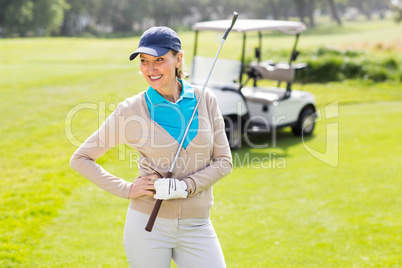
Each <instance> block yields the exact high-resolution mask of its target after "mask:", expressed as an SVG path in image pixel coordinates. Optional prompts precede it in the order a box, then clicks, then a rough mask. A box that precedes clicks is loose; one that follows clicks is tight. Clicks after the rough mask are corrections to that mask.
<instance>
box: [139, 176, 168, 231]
mask: <svg viewBox="0 0 402 268" xmlns="http://www.w3.org/2000/svg"><path fill="white" fill-rule="evenodd" d="M171 177H172V172H171V171H169V172H168V174H167V175H166V178H171ZM162 201H163V200H161V199H158V200H156V203H155V205H154V208H153V209H152V212H151V216H149V220H148V223H147V226H145V230H146V231H148V232H151V231H152V228H153V227H154V224H155V220H156V217H157V216H158V212H159V209H160V208H161V205H162Z"/></svg>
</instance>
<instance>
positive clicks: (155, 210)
mask: <svg viewBox="0 0 402 268" xmlns="http://www.w3.org/2000/svg"><path fill="white" fill-rule="evenodd" d="M238 16H239V14H238V13H237V12H233V18H232V24H231V25H230V27H229V28H228V29H227V30H226V32H225V34H224V35H223V38H222V42H221V45H220V46H219V49H218V52H217V53H216V56H215V59H214V61H213V63H212V66H211V69H210V71H209V73H208V76H207V79H206V81H205V83H204V85H203V87H202V90H201V94H200V97H199V99H198V101H197V104H196V105H195V108H194V111H193V114H192V115H191V118H190V120H189V122H188V124H187V127H186V131H185V132H184V135H183V138H182V140H181V142H180V145H179V148H178V149H177V152H176V155H175V157H174V159H173V163H172V165H171V167H170V170H169V172H168V174H167V176H166V178H171V177H172V172H173V168H174V166H175V164H176V161H177V158H178V157H179V154H180V151H181V148H182V147H183V143H184V140H185V138H186V136H187V133H188V130H189V129H190V125H191V123H192V121H193V119H194V115H195V113H196V111H197V108H198V104H199V103H200V100H201V98H202V95H203V94H204V90H205V88H206V86H207V84H208V80H209V78H210V76H211V74H212V70H213V68H214V66H215V63H216V60H217V59H218V55H219V53H220V51H221V49H222V46H223V43H224V42H225V40H226V38H227V36H228V35H229V32H230V31H231V30H232V28H233V25H234V24H235V22H236V20H237V17H238ZM161 205H162V200H160V199H158V200H156V203H155V206H154V208H153V210H152V213H151V216H150V217H149V220H148V223H147V226H146V227H145V230H146V231H148V232H151V231H152V228H153V226H154V223H155V220H156V217H157V215H158V212H159V209H160V207H161Z"/></svg>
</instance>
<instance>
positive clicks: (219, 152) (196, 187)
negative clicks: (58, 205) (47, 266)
mask: <svg viewBox="0 0 402 268" xmlns="http://www.w3.org/2000/svg"><path fill="white" fill-rule="evenodd" d="M193 88H194V91H195V94H196V97H197V99H198V98H199V96H200V93H201V89H200V88H198V87H195V86H194V87H193ZM198 123H199V125H198V133H197V135H196V136H195V138H194V139H193V140H192V141H191V143H190V144H189V145H188V146H187V148H186V149H182V150H181V152H180V155H179V158H178V160H177V162H176V165H175V168H174V170H173V177H174V178H177V179H181V180H184V181H185V182H186V184H187V187H188V189H187V191H188V192H189V196H188V198H186V199H173V200H167V201H164V202H163V203H162V207H161V209H160V211H159V214H158V216H159V217H164V218H170V219H174V218H205V217H209V214H210V208H211V206H212V204H213V196H212V185H213V184H214V183H216V182H217V181H219V180H220V179H221V178H223V177H224V176H226V175H227V174H229V173H230V172H231V170H232V157H231V153H230V149H229V145H228V141H227V138H226V135H225V131H224V122H223V118H222V115H221V114H220V111H219V108H218V103H217V100H216V98H215V96H214V95H213V93H212V92H210V91H209V90H208V89H206V90H205V91H204V94H203V96H202V99H201V102H200V104H199V106H198ZM121 143H124V144H127V145H128V146H130V147H132V148H135V149H136V150H137V151H138V152H139V154H140V156H141V157H140V159H139V161H138V169H139V172H140V175H141V176H145V175H149V174H153V173H158V174H159V175H160V176H162V177H165V176H166V174H167V173H168V171H169V169H170V166H171V163H172V161H173V159H174V156H175V154H176V151H177V148H178V146H179V143H178V142H177V141H176V140H175V139H174V138H173V137H172V136H170V135H169V133H168V132H167V131H165V130H164V129H163V128H162V127H161V126H159V125H158V124H157V123H156V122H154V121H152V120H151V118H150V115H149V112H148V108H147V104H146V101H145V94H144V92H142V93H140V94H138V95H136V96H133V97H131V98H128V99H126V100H125V101H123V102H121V103H120V104H119V105H118V107H117V108H116V110H115V111H114V112H113V113H112V114H111V115H110V116H109V117H108V118H107V119H106V121H105V122H104V123H103V125H102V126H101V127H100V128H99V129H98V130H97V131H96V132H95V133H94V134H92V135H91V136H90V137H89V138H88V139H87V140H86V141H85V142H84V143H83V144H82V145H81V146H80V147H79V148H78V149H77V150H76V152H75V153H74V155H73V156H72V158H71V161H70V166H71V167H72V168H73V169H75V170H76V171H78V172H79V173H80V174H82V175H83V176H84V177H86V178H87V179H89V180H90V181H92V182H93V183H95V184H96V185H98V186H99V187H101V188H102V189H104V190H106V191H108V192H110V193H112V194H115V195H117V196H120V197H123V198H128V194H129V191H130V187H131V185H132V183H131V182H127V181H126V180H124V179H122V178H119V177H116V176H114V175H112V174H110V173H109V172H107V171H106V170H105V169H103V168H102V167H101V166H100V165H99V164H97V163H96V162H95V161H96V160H97V159H98V158H99V157H101V156H102V155H103V154H104V153H105V152H106V151H108V150H109V149H110V148H112V147H114V146H116V145H118V144H121ZM134 177H136V176H134ZM154 204H155V199H154V198H152V197H150V196H144V197H140V198H137V199H131V200H130V207H131V208H133V209H135V210H137V211H140V212H143V213H147V214H151V211H152V208H153V206H154Z"/></svg>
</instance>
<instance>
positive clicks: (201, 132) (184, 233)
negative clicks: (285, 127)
mask: <svg viewBox="0 0 402 268" xmlns="http://www.w3.org/2000/svg"><path fill="white" fill-rule="evenodd" d="M138 55H139V58H140V70H141V73H142V75H143V76H144V78H145V80H146V81H147V82H148V84H149V88H148V89H147V90H146V91H145V92H142V93H140V94H138V95H136V96H133V97H131V98H128V99H126V100H125V101H123V102H121V103H120V104H119V105H118V107H117V108H116V110H115V111H114V112H113V113H112V114H111V115H110V116H109V117H108V118H107V120H106V121H105V123H104V124H103V125H102V126H101V127H100V128H99V129H98V130H97V131H96V132H95V133H94V134H93V135H92V136H90V137H89V138H88V139H87V140H86V141H85V142H84V143H83V144H82V145H81V146H80V147H79V148H78V149H77V151H76V152H75V153H74V155H73V156H72V158H71V162H70V165H71V167H72V168H74V169H75V170H77V171H78V172H79V173H81V174H82V175H84V176H85V177H86V178H88V179H89V180H91V181H92V182H93V183H95V184H96V185H98V186H99V187H101V188H102V189H104V190H106V191H108V192H110V193H112V194H115V195H117V196H120V197H123V198H128V199H130V205H129V208H128V212H127V218H126V224H125V229H124V247H125V251H126V255H127V259H128V261H129V264H130V267H139V268H144V267H145V268H152V267H155V268H163V267H170V263H171V259H173V261H174V262H175V263H176V264H177V266H178V267H184V268H189V267H199V268H206V267H208V268H214V267H216V268H221V267H226V266H225V261H224V257H223V253H222V250H221V247H220V244H219V241H218V239H217V237H216V234H215V231H214V229H213V227H212V224H211V222H210V220H209V216H210V208H211V206H212V203H213V196H212V185H213V184H214V183H216V182H217V181H218V180H220V179H221V178H222V177H224V176H226V175H227V174H229V173H230V172H231V170H232V159H231V153H230V149H229V145H228V141H227V138H226V135H225V131H224V122H223V118H222V116H221V114H220V112H219V109H218V104H217V100H216V98H215V97H214V95H213V94H212V93H211V92H210V91H208V90H205V92H204V94H203V96H202V99H201V100H200V103H199V106H198V109H197V111H196V116H195V118H194V120H193V122H192V124H191V125H190V129H189V133H188V134H187V136H186V138H185V142H184V144H183V149H182V150H181V152H180V155H179V158H178V160H177V162H176V165H175V168H174V170H173V177H174V178H165V176H166V174H167V173H168V171H169V169H170V166H171V163H172V161H173V159H174V156H175V153H176V151H177V148H178V146H179V143H180V141H181V139H182V138H183V134H184V130H185V128H186V126H187V123H188V122H189V119H190V117H191V114H192V112H193V110H194V108H195V106H196V103H197V100H198V99H199V97H200V93H201V89H200V88H199V87H196V86H192V85H190V84H189V83H187V82H186V81H184V80H183V77H184V76H185V73H184V72H183V66H184V58H183V52H182V51H181V41H180V38H179V36H178V35H177V33H176V32H174V31H173V30H172V29H170V28H168V27H152V28H150V29H148V30H147V31H145V32H144V34H143V35H142V36H141V39H140V43H139V46H138V49H137V50H136V51H135V52H134V53H133V54H131V56H130V60H133V59H134V58H136V57H137V56H138ZM121 143H125V144H127V145H128V146H131V147H133V148H135V149H136V150H137V151H138V152H139V153H140V155H141V158H140V159H139V161H138V169H139V173H140V174H139V176H138V177H137V178H136V179H135V180H134V183H130V182H127V181H125V180H123V179H122V178H118V177H116V176H114V175H112V174H110V173H109V172H107V171H106V170H104V169H103V168H102V167H101V166H100V165H98V164H97V163H96V162H95V161H96V159H98V158H99V157H100V156H102V155H103V154H104V153H105V152H106V151H107V150H109V149H110V148H111V147H114V146H116V145H118V144H121ZM155 199H162V200H164V202H163V203H162V206H161V208H160V211H159V214H158V217H157V219H156V222H155V225H154V227H153V231H152V232H147V231H145V229H144V228H145V225H146V223H147V221H148V219H149V215H150V214H151V211H152V208H153V206H154V204H155Z"/></svg>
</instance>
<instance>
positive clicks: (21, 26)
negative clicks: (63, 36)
mask: <svg viewBox="0 0 402 268" xmlns="http://www.w3.org/2000/svg"><path fill="white" fill-rule="evenodd" d="M66 7H67V5H66V3H65V1H64V0H35V1H33V0H13V1H10V0H3V1H1V2H0V10H1V11H0V27H1V28H2V31H4V33H5V34H7V35H11V34H18V35H20V36H25V35H28V34H35V35H50V34H56V33H58V31H59V29H60V26H61V24H62V22H63V15H64V9H65V8H66Z"/></svg>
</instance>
